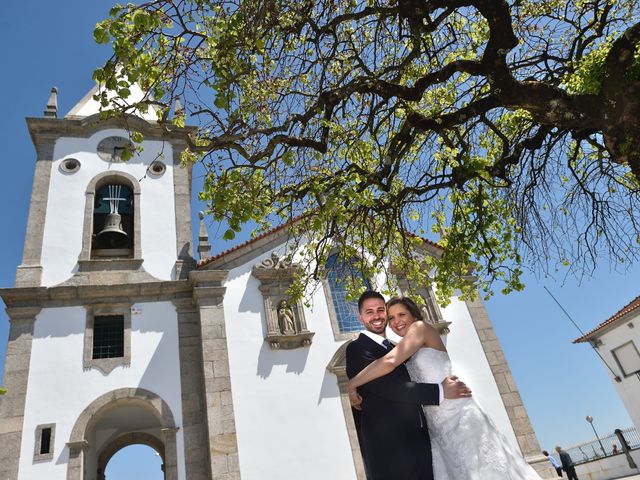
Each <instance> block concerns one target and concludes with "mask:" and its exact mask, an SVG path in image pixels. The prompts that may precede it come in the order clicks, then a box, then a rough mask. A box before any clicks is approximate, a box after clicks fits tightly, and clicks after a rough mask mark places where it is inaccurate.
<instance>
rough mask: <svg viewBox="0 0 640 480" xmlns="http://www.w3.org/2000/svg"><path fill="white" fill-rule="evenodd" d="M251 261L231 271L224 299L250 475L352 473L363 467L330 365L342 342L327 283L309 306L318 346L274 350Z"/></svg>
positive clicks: (239, 428) (264, 478)
mask: <svg viewBox="0 0 640 480" xmlns="http://www.w3.org/2000/svg"><path fill="white" fill-rule="evenodd" d="M268 256H269V255H268V254H265V255H264V256H262V257H260V258H258V259H255V260H254V261H252V262H251V263H250V264H247V265H244V266H241V267H238V268H235V269H233V270H231V271H230V273H229V275H228V277H227V279H228V282H227V284H226V287H227V291H226V294H225V299H224V308H225V323H226V329H227V330H226V333H227V344H228V349H229V368H230V374H231V375H230V376H231V388H232V394H233V406H234V413H235V418H236V432H237V440H238V455H239V461H240V472H241V475H242V478H246V479H260V480H269V479H282V478H304V479H308V480H312V479H322V480H324V479H328V478H330V479H335V480H339V479H349V480H352V479H354V478H355V475H356V474H355V467H354V464H353V458H352V455H351V447H350V444H349V439H348V437H347V429H346V425H345V420H344V413H343V409H342V405H341V401H340V396H339V391H338V386H337V382H336V378H335V376H334V375H333V374H331V373H329V372H328V371H327V370H326V367H327V365H328V363H329V361H330V360H331V357H332V356H333V354H334V353H335V351H336V350H337V349H338V347H339V346H340V345H341V344H342V342H336V341H335V340H334V339H333V331H332V329H331V323H330V321H329V314H328V312H327V308H326V302H325V300H324V295H323V293H322V291H321V290H322V289H318V290H317V291H316V292H315V294H314V296H313V299H312V301H313V309H312V310H311V309H307V308H305V318H306V320H307V326H308V328H309V330H310V331H312V332H315V336H314V337H313V343H312V345H311V347H305V348H298V349H294V350H279V351H277V350H271V348H270V347H269V346H268V344H267V343H265V342H264V329H265V320H264V307H263V303H262V294H261V293H260V291H259V290H258V286H259V281H258V280H257V279H255V278H254V277H253V276H251V267H252V266H253V265H254V264H256V263H259V262H261V261H262V260H263V259H265V258H268Z"/></svg>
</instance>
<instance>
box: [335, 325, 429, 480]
mask: <svg viewBox="0 0 640 480" xmlns="http://www.w3.org/2000/svg"><path fill="white" fill-rule="evenodd" d="M386 353H387V349H386V348H385V347H383V346H382V345H380V344H378V343H377V342H375V341H374V340H372V339H371V338H369V337H367V336H366V335H364V334H360V336H359V337H358V338H357V339H356V340H354V341H353V342H351V343H350V344H349V345H348V346H347V376H348V377H349V378H353V377H355V376H356V375H357V374H358V372H360V370H362V369H363V368H364V367H366V366H367V365H369V364H370V363H371V362H373V361H374V360H376V359H377V358H380V357H383V356H384V355H385V354H386ZM358 392H359V393H360V395H361V396H362V416H361V423H360V428H361V436H360V439H361V447H362V453H363V456H364V461H365V464H366V467H367V476H368V478H369V479H370V480H432V479H433V470H432V467H431V446H430V443H429V433H428V431H427V425H426V419H425V417H424V414H423V412H422V408H421V407H420V405H437V404H438V403H439V395H440V393H439V387H438V385H437V384H427V383H415V382H412V381H411V379H410V378H409V373H408V372H407V369H406V368H405V367H404V365H401V366H399V367H397V368H396V369H395V370H394V371H393V372H391V373H389V374H388V375H385V376H383V377H380V378H378V379H376V380H373V381H371V382H369V383H367V384H365V385H363V386H361V387H359V388H358Z"/></svg>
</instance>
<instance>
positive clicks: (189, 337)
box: [173, 298, 211, 480]
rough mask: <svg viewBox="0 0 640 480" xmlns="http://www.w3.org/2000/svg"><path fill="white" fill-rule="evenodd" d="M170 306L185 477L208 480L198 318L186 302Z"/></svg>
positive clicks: (197, 314)
mask: <svg viewBox="0 0 640 480" xmlns="http://www.w3.org/2000/svg"><path fill="white" fill-rule="evenodd" d="M173 304H174V305H175V307H176V311H177V314H178V345H179V355H180V387H181V391H182V433H183V436H184V449H185V451H184V461H185V473H186V477H187V478H189V479H193V480H208V479H210V478H211V472H210V465H209V448H208V446H207V437H208V430H207V412H206V408H205V399H206V397H205V393H204V370H203V361H202V342H201V337H200V315H199V311H198V308H197V307H196V305H195V304H194V303H193V301H192V300H191V299H190V298H188V299H183V300H174V301H173Z"/></svg>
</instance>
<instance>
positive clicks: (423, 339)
mask: <svg viewBox="0 0 640 480" xmlns="http://www.w3.org/2000/svg"><path fill="white" fill-rule="evenodd" d="M434 333H435V336H436V337H437V340H438V342H439V346H441V348H438V347H436V346H435V345H431V344H432V343H433V336H434ZM425 345H429V346H433V347H434V348H438V349H439V350H444V345H443V344H442V340H440V336H439V335H438V332H437V331H436V330H435V329H434V328H433V327H431V326H430V325H427V324H426V323H424V322H415V323H413V324H412V325H411V326H410V327H409V328H408V330H407V334H406V335H405V336H404V337H403V338H402V340H400V342H398V345H396V348H394V349H393V350H391V351H390V352H389V353H387V354H386V355H385V356H384V357H381V358H379V359H377V360H375V361H373V362H371V363H370V364H369V365H367V366H366V367H365V368H364V369H363V370H361V371H360V373H358V375H356V376H355V377H353V378H352V379H351V380H349V390H355V389H356V388H358V387H360V386H362V385H364V384H365V383H369V382H370V381H372V380H375V379H376V378H380V377H382V376H384V375H386V374H387V373H389V372H391V371H393V370H394V369H395V368H396V367H397V366H398V365H401V364H402V363H404V362H405V361H406V360H407V359H408V358H409V357H411V355H413V354H414V353H416V352H417V351H418V349H419V348H420V347H423V346H425Z"/></svg>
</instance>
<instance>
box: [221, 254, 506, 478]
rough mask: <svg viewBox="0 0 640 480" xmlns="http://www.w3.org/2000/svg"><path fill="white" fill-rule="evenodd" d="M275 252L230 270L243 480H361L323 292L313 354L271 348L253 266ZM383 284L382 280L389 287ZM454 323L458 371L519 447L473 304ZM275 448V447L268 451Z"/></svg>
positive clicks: (318, 295)
mask: <svg viewBox="0 0 640 480" xmlns="http://www.w3.org/2000/svg"><path fill="white" fill-rule="evenodd" d="M269 256H270V253H267V254H264V255H262V256H261V257H259V258H256V259H254V260H252V261H251V262H249V263H248V264H246V265H243V266H241V267H238V268H235V269H233V270H231V271H230V273H229V275H228V277H227V280H228V282H227V284H226V287H227V291H226V294H225V300H224V307H225V319H226V325H227V342H228V348H229V364H230V373H231V382H232V392H233V401H234V411H235V416H236V429H237V434H238V450H239V458H240V470H241V473H242V475H243V477H244V478H260V479H261V480H262V479H265V480H266V479H270V478H282V474H283V470H282V469H283V465H286V471H287V478H299V477H300V478H302V477H304V478H323V479H324V478H349V479H352V478H355V470H354V466H353V460H352V457H351V452H350V446H349V441H348V438H347V430H346V425H345V421H344V412H343V409H342V406H341V404H340V400H339V392H338V388H337V382H336V378H335V376H334V375H333V374H331V373H329V372H327V371H326V366H327V364H328V363H329V360H330V359H331V357H332V356H333V354H334V353H335V351H336V350H337V349H338V347H339V346H340V345H341V344H342V341H335V340H334V335H333V330H332V328H331V323H330V320H329V312H328V307H327V300H326V299H325V296H324V290H323V289H322V288H317V289H316V290H315V291H314V293H313V296H312V298H310V300H311V308H305V316H306V320H307V325H308V328H309V330H310V331H312V332H315V336H314V337H313V343H312V345H311V347H310V348H299V349H296V350H281V351H274V350H271V349H270V347H269V346H268V345H267V343H265V342H264V335H265V328H266V327H265V320H264V307H263V300H262V294H261V293H260V291H259V290H258V287H259V285H260V282H259V281H258V280H257V279H255V278H254V277H253V276H252V275H251V267H252V266H253V265H256V264H258V263H260V262H261V261H262V260H264V259H265V258H268V257H269ZM383 283H384V282H383V281H378V282H376V284H377V285H382V284H383ZM442 315H443V317H444V320H445V321H450V322H452V325H451V333H449V335H448V336H447V337H446V338H445V339H446V342H447V348H448V350H449V352H450V355H451V358H452V362H453V365H454V370H455V373H457V374H459V375H460V377H461V378H462V379H463V380H464V381H465V382H467V383H468V384H469V385H470V386H471V388H472V389H473V393H474V397H475V399H476V401H477V402H478V403H479V404H480V405H481V406H482V408H483V409H484V410H485V412H487V414H489V415H490V416H491V418H492V419H493V421H494V422H495V424H496V426H497V427H498V429H499V430H500V431H501V432H503V434H504V435H505V436H506V438H507V440H508V441H509V442H510V443H511V444H512V445H513V446H514V447H515V448H516V449H519V447H518V445H517V440H516V437H515V433H514V431H513V427H512V426H511V423H510V421H509V417H508V415H507V412H506V409H505V407H504V404H503V402H502V399H501V396H500V392H499V390H498V386H497V384H496V381H495V379H494V377H493V374H492V372H491V368H490V366H489V363H488V361H487V359H486V356H485V353H484V350H483V348H482V344H481V342H480V339H479V337H478V334H477V332H476V330H475V327H474V324H473V320H472V318H471V316H470V313H469V309H468V308H467V305H466V303H464V302H463V301H460V300H459V299H457V298H453V299H452V302H451V303H450V304H449V305H448V306H447V307H446V308H445V309H443V311H442ZM266 445H268V446H269V448H265V446H266Z"/></svg>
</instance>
